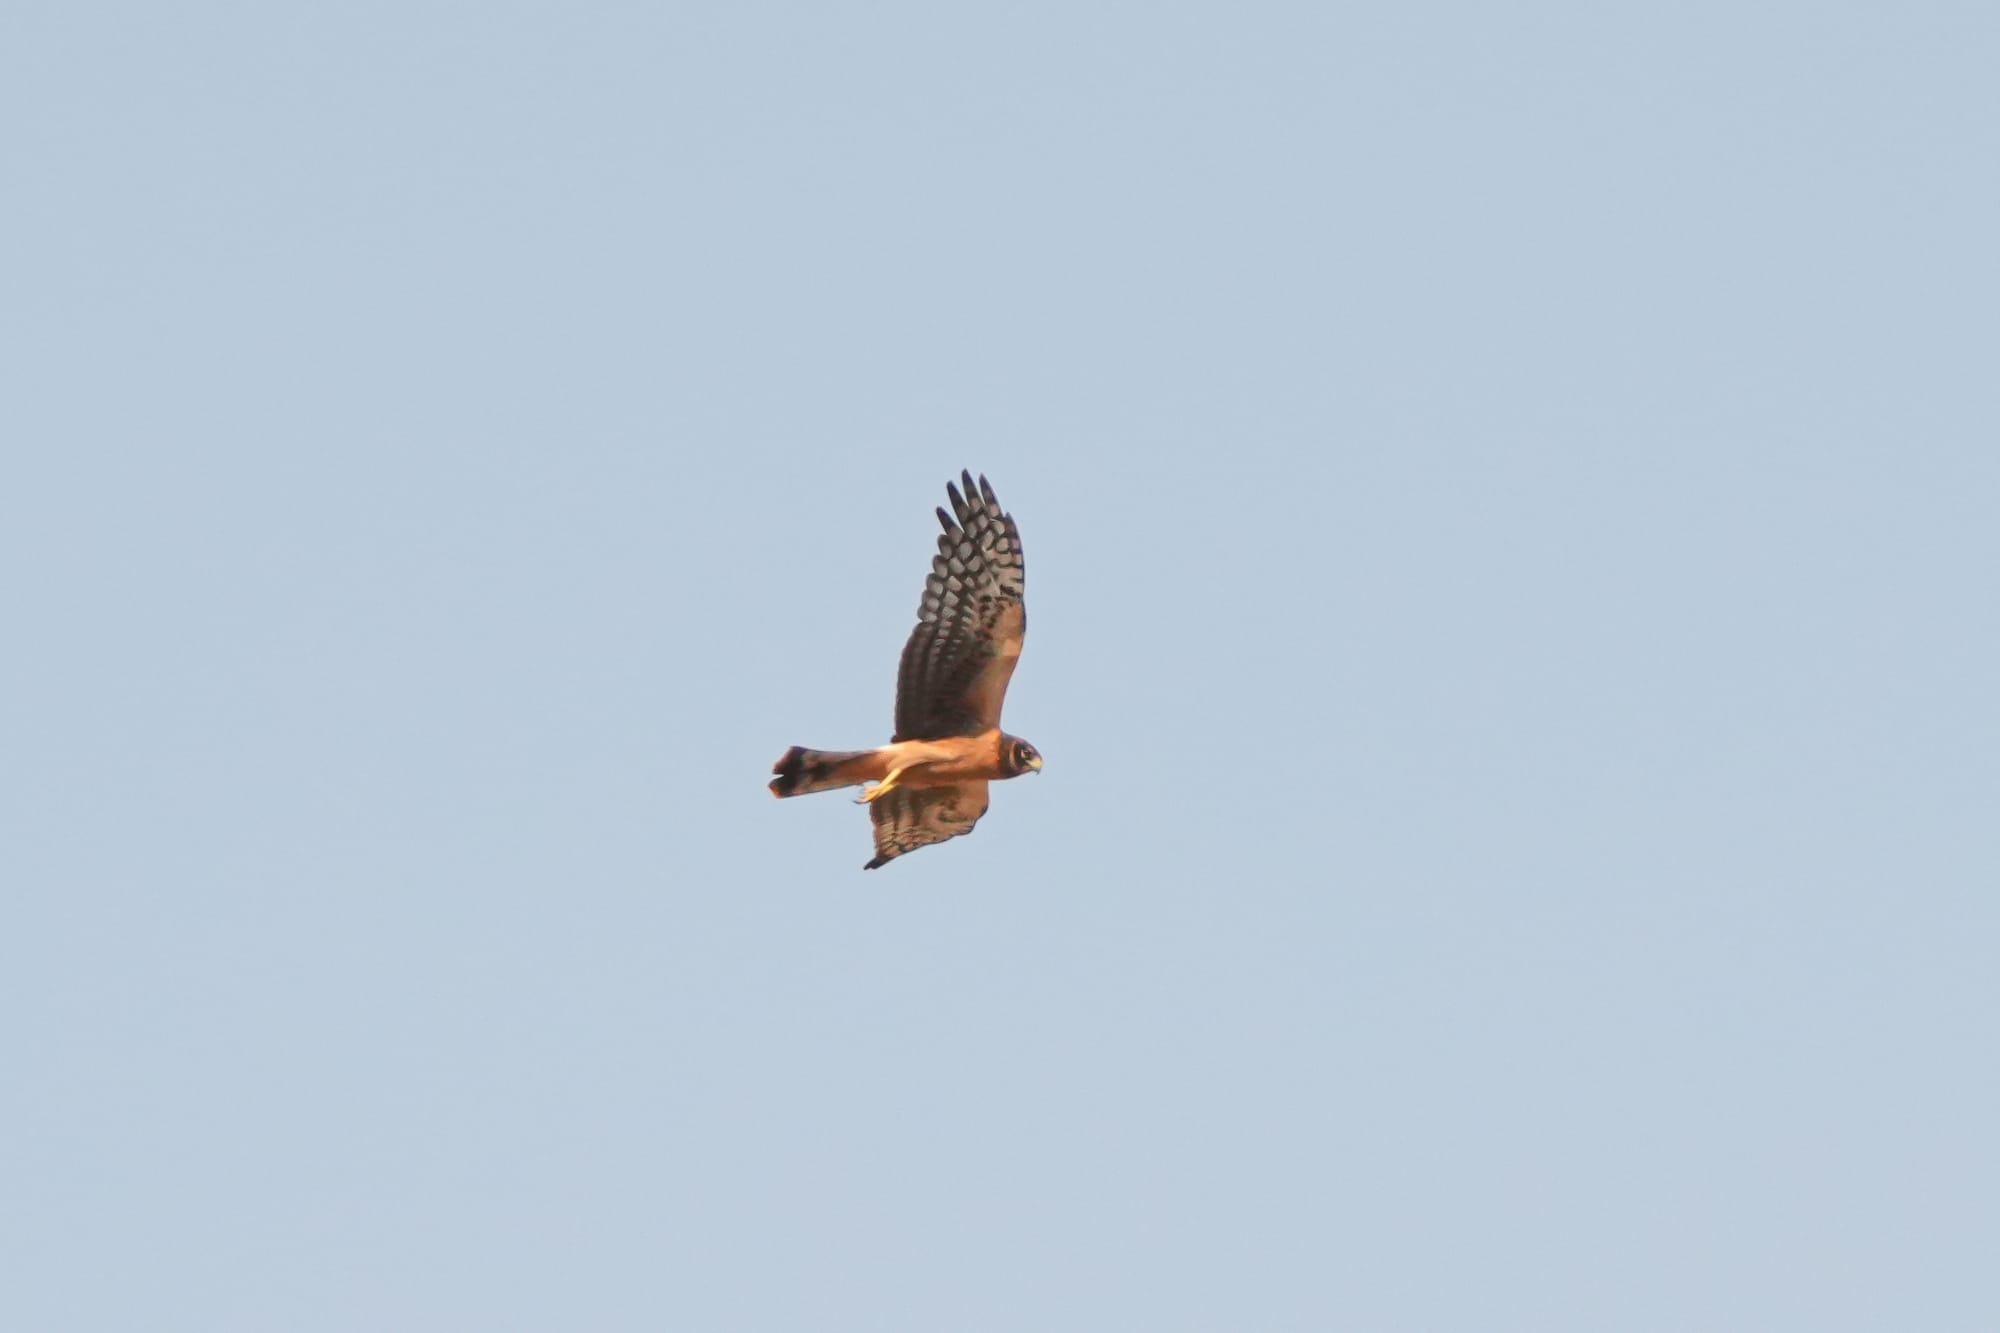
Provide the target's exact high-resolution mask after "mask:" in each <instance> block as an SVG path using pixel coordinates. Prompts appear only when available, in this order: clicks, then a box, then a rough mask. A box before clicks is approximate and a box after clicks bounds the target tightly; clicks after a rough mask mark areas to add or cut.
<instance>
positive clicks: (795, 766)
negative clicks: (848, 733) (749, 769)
mask: <svg viewBox="0 0 2000 1333" xmlns="http://www.w3.org/2000/svg"><path fill="white" fill-rule="evenodd" d="M871 761H872V762H871ZM771 771H772V772H773V773H775V774H777V776H776V777H774V778H772V779H771V795H773V796H809V795H811V794H812V793H813V792H816V791H832V790H833V789H834V788H835V787H852V786H855V785H856V784H858V783H863V782H868V781H870V780H872V779H877V778H880V777H881V776H882V772H883V769H882V762H881V760H879V759H877V758H876V757H875V751H873V750H808V749H807V748H806V747H805V746H803V745H794V746H793V747H792V748H791V749H789V750H787V751H785V757H784V758H782V759H780V760H779V761H778V763H777V766H776V767H775V768H773V769H772V770H771Z"/></svg>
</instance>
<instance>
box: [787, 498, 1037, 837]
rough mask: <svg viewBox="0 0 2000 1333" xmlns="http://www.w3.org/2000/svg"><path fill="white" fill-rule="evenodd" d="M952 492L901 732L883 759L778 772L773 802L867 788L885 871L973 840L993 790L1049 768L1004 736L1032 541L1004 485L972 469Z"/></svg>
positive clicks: (838, 756)
mask: <svg viewBox="0 0 2000 1333" xmlns="http://www.w3.org/2000/svg"><path fill="white" fill-rule="evenodd" d="M960 479H961V480H962V481H963V482H964V483H965V491H964V493H963V494H960V492H959V489H958V487H957V486H955V485H953V484H951V483H950V482H947V483H945V492H946V493H947V494H948V495H950V497H951V512H950V513H946V512H945V510H944V509H943V507H939V509H938V511H937V516H938V522H939V523H941V524H943V525H944V535H943V536H942V537H939V538H938V552H937V554H936V555H935V556H932V557H931V573H930V577H929V578H927V579H925V580H924V595H923V600H922V601H921V602H919V603H918V604H917V627H916V628H915V629H913V630H911V631H910V641H909V642H908V643H906V644H904V645H903V662H902V666H901V668H900V669H899V670H898V671H897V673H896V734H895V735H894V736H893V737H891V738H890V741H889V743H888V744H887V745H884V746H881V747H879V748H878V749H873V750H808V749H806V748H805V747H804V746H802V745H794V746H793V747H792V748H791V749H789V750H787V751H785V754H784V757H783V758H782V759H780V760H778V762H777V765H776V766H775V767H774V768H772V770H771V772H773V773H775V774H776V775H777V776H776V777H774V778H773V779H772V780H771V794H772V795H773V796H805V795H807V794H809V793H811V792H816V791H830V790H832V789H833V788H835V787H853V786H862V787H863V790H862V793H861V795H860V797H859V802H860V803H862V804H865V805H867V807H868V814H869V817H870V818H871V819H873V820H874V821H875V859H874V860H872V861H870V862H868V864H867V865H866V866H865V867H863V868H864V869H867V870H874V869H877V868H878V867H881V866H885V865H887V864H888V863H889V862H891V861H893V860H895V859H896V858H897V857H899V856H901V855H903V853H905V852H913V851H915V850H916V849H917V848H919V847H928V846H930V845H931V844H932V843H934V842H943V841H945V839H947V838H955V837H957V836H958V835H959V834H961V833H970V832H972V826H973V825H974V824H977V823H978V822H979V817H980V816H981V815H983V814H985V813H986V804H987V801H986V789H987V785H988V784H989V783H992V782H996V781H999V780H1001V779H1004V778H1017V777H1019V776H1021V774H1023V773H1036V772H1040V771H1041V767H1042V756H1041V755H1040V754H1038V753H1037V752H1036V750H1035V747H1034V746H1032V745H1030V744H1028V743H1027V742H1026V741H1024V740H1022V739H1021V738H1020V737H1018V736H1009V735H1008V734H1007V733H1006V732H1004V731H1002V730H1000V705H1001V704H1002V703H1003V702H1005V700H1006V698H1007V682H1008V681H1009V680H1010V679H1012V677H1013V675H1014V664H1015V662H1016V661H1018V660H1019V659H1020V656H1021V640H1022V638H1023V637H1024V636H1025V635H1026V633H1027V629H1028V613H1027V610H1026V608H1025V607H1024V606H1023V604H1022V600H1021V599H1022V572H1023V568H1024V566H1023V564H1022V560H1021V533H1020V530H1019V529H1018V528H1016V527H1015V526H1014V518H1013V515H1011V514H1007V513H1003V512H1002V511H1001V508H1000V501H999V500H998V499H997V498H996V497H995V496H994V494H993V488H992V487H991V486H990V485H988V484H987V482H986V478H984V477H981V478H980V479H979V481H978V483H977V484H976V485H975V484H974V482H973V480H972V474H971V473H970V472H964V473H961V474H960Z"/></svg>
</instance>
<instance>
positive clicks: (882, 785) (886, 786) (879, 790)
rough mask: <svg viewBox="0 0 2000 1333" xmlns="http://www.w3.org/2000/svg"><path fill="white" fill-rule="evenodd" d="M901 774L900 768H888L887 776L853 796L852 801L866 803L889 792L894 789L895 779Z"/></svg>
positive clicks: (860, 803) (859, 803)
mask: <svg viewBox="0 0 2000 1333" xmlns="http://www.w3.org/2000/svg"><path fill="white" fill-rule="evenodd" d="M902 776H903V770H902V769H900V768H892V769H890V770H889V776H888V777H886V778H883V779H882V780H881V781H880V782H878V783H876V784H875V785H874V786H872V787H869V788H867V789H866V790H864V791H863V792H862V793H861V794H860V795H859V796H857V797H855V798H854V803H855V804H856V805H866V804H868V803H869V802H870V801H872V800H874V799H875V798H876V797H878V796H886V795H888V794H889V793H890V792H892V791H894V790H895V789H896V779H897V778H900V777H902Z"/></svg>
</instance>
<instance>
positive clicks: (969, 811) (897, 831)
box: [862, 781, 986, 870]
mask: <svg viewBox="0 0 2000 1333" xmlns="http://www.w3.org/2000/svg"><path fill="white" fill-rule="evenodd" d="M985 813H986V783H985V782H984V781H978V782H954V783H951V784H949V785H946V786H942V787H897V788H896V789H895V790H894V791H891V792H890V793H889V794H888V795H886V796H884V797H882V798H881V799H880V800H877V801H875V802H873V803H872V804H870V805H869V807H868V816H869V818H870V819H873V820H874V821H875V859H874V860H872V861H870V862H868V863H867V864H866V865H865V866H863V867H862V868H863V869H864V870H879V869H881V868H882V867H883V866H885V865H887V864H889V862H891V861H893V860H895V859H896V858H897V857H899V856H901V855H902V854H903V853H905V852H913V851H915V850H917V848H919V847H928V846H930V845H931V844H932V843H937V842H943V841H945V840H946V839H947V838H956V837H957V836H958V835H959V834H961V833H970V832H972V826H973V825H974V824H977V823H978V822H979V817H980V816H981V815H983V814H985Z"/></svg>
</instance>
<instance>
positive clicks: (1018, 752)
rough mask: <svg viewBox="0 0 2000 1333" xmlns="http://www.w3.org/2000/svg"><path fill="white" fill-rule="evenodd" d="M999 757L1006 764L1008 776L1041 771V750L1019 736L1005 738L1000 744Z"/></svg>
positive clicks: (1015, 776)
mask: <svg viewBox="0 0 2000 1333" xmlns="http://www.w3.org/2000/svg"><path fill="white" fill-rule="evenodd" d="M1000 757H1001V760H1002V762H1003V763H1004V764H1005V765H1006V768H1007V776H1008V777H1010V778H1018V777H1020V776H1021V775H1022V774H1023V773H1039V772H1041V771H1042V756H1041V752H1040V751H1038V750H1036V749H1035V747H1034V746H1032V745H1030V744H1028V743H1027V742H1026V741H1024V740H1022V739H1021V738H1020V737H1019V736H1009V737H1007V738H1006V740H1005V741H1004V742H1003V743H1002V745H1001V750H1000Z"/></svg>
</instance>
